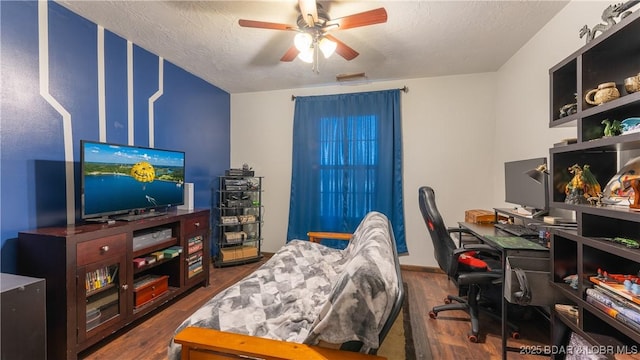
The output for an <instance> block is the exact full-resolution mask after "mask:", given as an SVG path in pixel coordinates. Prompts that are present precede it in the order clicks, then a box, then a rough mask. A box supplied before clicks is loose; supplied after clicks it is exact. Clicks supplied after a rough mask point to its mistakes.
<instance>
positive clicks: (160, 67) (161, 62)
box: [149, 56, 164, 147]
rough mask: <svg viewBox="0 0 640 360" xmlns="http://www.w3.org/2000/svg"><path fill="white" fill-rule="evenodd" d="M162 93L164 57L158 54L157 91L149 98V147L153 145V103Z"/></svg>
mask: <svg viewBox="0 0 640 360" xmlns="http://www.w3.org/2000/svg"><path fill="white" fill-rule="evenodd" d="M163 93H164V59H163V58H162V57H161V56H158V91H156V92H155V93H154V94H153V95H151V97H150V98H149V147H154V146H155V144H154V140H153V139H154V138H155V123H154V121H155V117H154V112H153V105H154V103H155V102H156V100H158V98H159V97H160V96H162V94H163Z"/></svg>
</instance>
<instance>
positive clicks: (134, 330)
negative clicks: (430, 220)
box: [79, 262, 549, 360]
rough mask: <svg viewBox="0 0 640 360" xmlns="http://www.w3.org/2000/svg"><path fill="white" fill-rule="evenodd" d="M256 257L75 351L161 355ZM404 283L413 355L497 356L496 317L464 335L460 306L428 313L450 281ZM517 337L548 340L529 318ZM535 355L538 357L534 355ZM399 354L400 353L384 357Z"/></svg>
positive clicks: (89, 357)
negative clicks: (472, 335) (476, 335)
mask: <svg viewBox="0 0 640 360" xmlns="http://www.w3.org/2000/svg"><path fill="white" fill-rule="evenodd" d="M261 264H262V263H261V262H258V263H252V264H246V265H241V266H235V267H228V268H213V267H211V285H210V286H208V287H206V288H205V287H201V288H198V289H195V290H194V291H192V292H190V293H189V294H187V295H186V296H184V297H182V298H180V299H179V300H178V301H176V302H174V303H172V304H171V305H168V306H165V307H163V308H162V309H160V310H159V311H156V312H154V313H152V314H150V316H148V317H145V318H144V319H141V320H140V321H138V322H136V323H134V324H132V325H131V326H128V327H127V328H125V329H123V331H122V332H120V333H118V334H116V335H112V336H111V337H109V338H107V339H105V340H104V341H102V342H100V343H98V344H96V345H95V346H93V347H92V348H89V349H88V350H86V351H85V352H83V353H81V354H80V356H79V358H80V359H86V360H103V359H104V360H106V359H109V360H111V359H114V358H118V359H138V360H145V359H148V360H156V359H165V358H166V350H167V345H168V343H169V340H170V338H171V336H172V335H173V331H174V330H175V329H176V328H177V327H178V326H179V325H180V323H182V321H183V320H184V319H186V318H187V317H188V316H189V315H190V314H191V313H192V312H194V311H195V310H196V309H197V308H199V307H200V306H201V305H202V304H204V303H205V302H206V301H207V300H208V299H209V298H210V297H211V296H213V295H214V294H216V293H218V292H219V291H221V290H222V289H224V288H226V287H228V286H229V285H231V284H233V283H235V282H237V281H238V280H240V279H242V278H243V277H245V276H246V275H247V274H249V273H251V272H252V271H253V270H254V269H256V268H257V267H258V266H260V265H261ZM402 276H403V278H404V281H405V282H406V283H407V285H408V294H409V304H410V314H411V324H412V331H413V338H414V342H415V344H414V345H415V349H416V358H417V359H418V360H419V359H429V358H433V359H500V358H501V340H500V333H501V329H500V323H499V322H498V321H496V320H494V319H491V318H489V317H481V320H480V321H481V332H482V333H481V335H480V339H479V342H478V343H475V344H474V343H471V342H469V341H468V340H467V336H466V334H467V332H468V331H469V329H470V325H469V320H468V316H467V315H466V314H465V313H464V312H462V311H453V312H451V311H450V312H443V313H440V314H439V315H438V318H437V319H430V318H429V311H430V310H431V308H432V307H433V306H435V305H439V304H442V300H443V299H444V298H445V297H446V295H447V294H454V293H456V289H455V286H454V285H453V284H452V283H451V282H450V281H448V280H447V277H446V275H444V274H440V273H430V272H424V271H412V270H403V271H402ZM521 326H522V328H521V331H520V333H521V335H522V339H520V340H509V346H512V347H518V346H519V345H531V344H533V345H541V344H542V342H541V341H547V340H548V334H549V331H548V328H547V327H546V326H545V325H544V324H543V325H540V324H539V322H536V321H535V319H534V320H530V321H528V322H527V323H525V324H521ZM508 358H509V359H510V360H513V359H535V358H536V357H533V356H530V355H529V356H525V355H520V354H518V353H516V352H509V353H508ZM538 358H539V357H538ZM390 360H402V359H390Z"/></svg>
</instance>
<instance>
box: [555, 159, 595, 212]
mask: <svg viewBox="0 0 640 360" xmlns="http://www.w3.org/2000/svg"><path fill="white" fill-rule="evenodd" d="M569 172H570V173H571V174H573V178H572V179H571V181H569V182H568V183H567V185H566V186H565V189H564V193H565V195H566V197H565V199H564V202H565V203H567V204H588V203H589V201H588V199H591V198H600V194H601V193H602V189H601V188H600V184H599V183H598V180H597V179H596V177H595V176H594V175H593V173H592V172H591V167H590V166H589V165H586V164H585V165H584V166H583V167H582V168H580V165H578V164H575V165H573V166H571V167H570V168H569Z"/></svg>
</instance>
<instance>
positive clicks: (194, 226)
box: [184, 216, 209, 234]
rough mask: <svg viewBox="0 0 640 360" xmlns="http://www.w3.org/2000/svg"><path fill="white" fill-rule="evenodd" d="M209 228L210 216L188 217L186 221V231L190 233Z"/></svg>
mask: <svg viewBox="0 0 640 360" xmlns="http://www.w3.org/2000/svg"><path fill="white" fill-rule="evenodd" d="M208 228H209V217H208V216H198V217H194V218H191V219H187V220H185V221H184V233H185V234H190V233H192V232H194V231H198V230H202V229H208Z"/></svg>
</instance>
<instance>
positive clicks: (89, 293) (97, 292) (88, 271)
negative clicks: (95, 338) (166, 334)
mask: <svg viewBox="0 0 640 360" xmlns="http://www.w3.org/2000/svg"><path fill="white" fill-rule="evenodd" d="M124 263H125V257H124V256H121V257H117V258H113V259H112V260H111V261H104V262H101V263H98V264H90V265H87V266H85V267H81V268H78V272H77V274H78V279H77V280H78V289H77V293H78V302H77V304H78V307H77V311H78V313H77V319H78V320H77V321H78V343H81V342H82V341H84V340H85V339H87V338H89V337H91V336H92V335H93V333H95V332H97V331H98V330H100V329H103V328H104V327H107V326H111V325H113V324H115V323H118V322H119V321H120V319H122V318H123V315H124V311H125V306H124V305H125V304H126V302H125V301H124V297H125V294H126V290H127V285H126V284H125V282H126V277H125V276H124V275H125V274H124V272H125V267H124Z"/></svg>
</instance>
